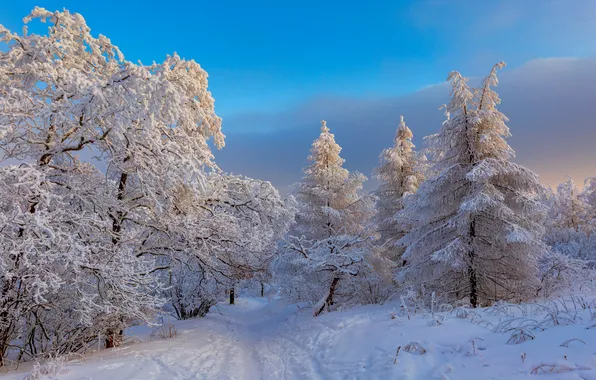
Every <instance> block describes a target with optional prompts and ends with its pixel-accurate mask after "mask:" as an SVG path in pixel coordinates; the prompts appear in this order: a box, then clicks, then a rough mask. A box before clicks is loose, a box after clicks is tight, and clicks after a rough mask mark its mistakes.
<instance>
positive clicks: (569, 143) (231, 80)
mask: <svg viewBox="0 0 596 380" xmlns="http://www.w3.org/2000/svg"><path fill="white" fill-rule="evenodd" d="M35 5H38V6H41V7H44V8H46V9H48V10H57V9H62V8H67V9H69V10H70V11H71V12H77V13H81V14H82V15H83V16H84V17H85V19H86V20H87V23H88V25H89V26H90V27H91V30H92V33H95V34H100V33H101V34H104V35H106V36H107V37H109V38H110V39H111V40H112V42H113V43H114V44H116V45H118V46H119V47H120V49H121V50H122V52H123V53H124V54H125V56H126V58H127V59H129V60H131V61H137V60H141V61H142V62H144V63H151V61H154V60H155V61H160V60H162V59H163V58H164V57H165V56H166V54H169V53H173V52H177V53H179V54H180V55H181V56H182V57H184V58H187V59H190V58H192V59H194V60H196V61H197V62H199V63H200V64H201V65H202V66H203V67H204V68H205V69H206V70H207V71H208V73H209V75H210V90H211V91H212V93H213V95H214V97H215V99H216V111H217V112H218V113H219V114H220V115H221V116H222V117H223V119H224V124H223V127H224V133H226V135H227V136H228V139H227V146H226V148H225V149H224V150H223V151H221V152H218V153H217V154H216V159H217V161H218V163H219V164H220V166H221V167H222V168H223V169H224V170H227V171H232V172H234V173H237V174H247V175H250V176H254V177H258V178H263V179H267V180H271V181H272V182H273V183H274V184H276V185H277V186H279V187H280V188H281V189H282V190H283V189H286V188H287V186H288V185H289V184H290V183H291V182H293V181H296V180H298V179H299V178H300V176H301V174H300V173H301V172H300V169H301V167H302V166H304V164H305V163H306V157H307V156H308V153H309V152H308V150H309V145H310V142H311V141H312V140H314V139H315V138H316V137H317V135H318V132H319V126H320V120H321V119H322V118H325V119H327V121H328V125H329V126H330V128H331V129H332V131H333V132H335V134H336V138H337V141H338V142H339V143H340V145H342V146H343V147H344V151H343V152H342V154H343V156H344V157H345V158H346V159H347V162H346V166H347V167H348V169H350V170H359V171H362V172H363V173H364V174H366V175H369V176H370V173H371V171H372V169H373V167H374V165H375V164H376V162H377V157H378V154H379V152H380V150H381V149H382V148H384V147H387V146H388V145H390V144H391V142H392V139H393V135H394V133H395V127H396V126H397V124H398V121H399V115H400V114H403V115H405V117H406V121H407V122H408V124H409V126H410V128H411V129H412V130H413V131H414V134H415V142H416V143H417V144H418V145H419V146H421V145H422V144H421V142H422V137H423V136H424V135H427V134H430V133H434V132H436V130H437V129H438V128H439V127H440V123H441V121H442V119H443V115H442V113H441V112H440V111H438V110H437V109H438V107H439V106H440V105H441V104H442V103H444V102H445V101H447V96H448V90H447V87H446V86H445V85H444V84H441V83H443V82H444V80H445V78H446V76H447V74H448V72H449V71H451V70H455V69H457V70H459V71H461V72H462V73H463V74H464V75H466V76H470V77H473V78H478V77H481V76H484V75H486V74H487V73H488V71H489V70H490V68H491V67H492V65H493V64H494V63H496V62H498V61H501V60H505V61H506V62H507V63H508V67H507V68H506V70H504V71H503V74H502V77H503V79H504V81H503V86H502V88H501V89H502V91H503V93H502V95H504V96H503V105H502V109H503V111H504V112H505V113H506V114H508V116H510V118H511V122H510V127H511V129H512V133H513V137H512V138H511V139H510V144H511V145H512V146H513V148H514V149H516V151H518V158H519V162H520V163H522V164H524V165H527V166H529V167H530V168H531V169H533V170H535V171H537V172H538V174H540V175H541V177H542V178H543V180H544V182H545V183H548V184H554V183H556V182H557V181H560V180H563V179H564V177H565V175H567V174H571V175H573V176H574V177H575V179H576V180H577V181H578V182H581V181H583V179H584V178H585V177H587V176H596V150H594V149H593V148H590V147H589V146H590V144H592V145H591V146H593V144H594V141H596V132H594V131H596V127H595V126H594V122H593V121H592V120H593V116H592V115H591V109H592V108H593V104H595V103H596V90H594V88H596V60H595V59H594V58H595V57H596V38H594V36H596V0H500V1H488V0H418V1H414V0H386V1H385V0H384V1H356V0H347V1H346V0H344V1H336V0H333V1H321V0H318V1H316V0H303V1H300V2H297V1H296V2H290V1H280V0H275V1H273V0H267V1H259V0H256V1H239V0H220V1H187V2H182V1H170V2H163V1H160V2H154V3H152V2H150V1H147V0H145V1H137V0H135V1H125V0H120V1H116V0H102V1H99V0H94V1H82V0H78V1H67V0H34V1H30V0H18V1H16V0H13V1H0V24H3V25H4V26H6V27H8V28H9V29H11V30H20V29H21V27H22V18H23V17H24V16H26V15H27V14H28V13H29V11H30V10H31V9H32V8H33V7H34V6H35ZM34 30H37V31H39V30H42V29H39V26H38V29H34ZM501 89H500V90H499V91H501ZM586 144H588V145H586Z"/></svg>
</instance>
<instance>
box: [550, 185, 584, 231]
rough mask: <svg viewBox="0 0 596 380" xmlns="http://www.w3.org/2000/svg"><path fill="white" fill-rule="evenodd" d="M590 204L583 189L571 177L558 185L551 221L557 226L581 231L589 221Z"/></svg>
mask: <svg viewBox="0 0 596 380" xmlns="http://www.w3.org/2000/svg"><path fill="white" fill-rule="evenodd" d="M589 212H590V207H589V204H588V203H587V202H586V200H585V198H584V197H583V194H582V191H581V190H580V189H578V187H577V185H576V184H575V182H574V181H573V179H571V177H569V178H568V179H567V180H566V181H565V182H563V183H561V184H560V185H559V186H557V191H556V193H555V194H554V197H553V199H552V207H551V213H550V215H549V218H548V219H549V223H552V224H553V226H556V227H557V228H569V229H573V230H575V231H579V230H580V229H581V228H582V226H583V225H584V224H586V222H587V221H588V215H589Z"/></svg>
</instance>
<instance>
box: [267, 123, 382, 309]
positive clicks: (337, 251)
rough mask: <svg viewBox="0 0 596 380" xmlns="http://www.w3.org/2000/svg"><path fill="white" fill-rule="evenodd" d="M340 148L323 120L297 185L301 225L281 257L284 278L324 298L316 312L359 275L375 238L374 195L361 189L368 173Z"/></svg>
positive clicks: (291, 237) (298, 215) (296, 227)
mask: <svg viewBox="0 0 596 380" xmlns="http://www.w3.org/2000/svg"><path fill="white" fill-rule="evenodd" d="M340 152H341V147H340V146H339V145H338V144H337V143H336V142H335V137H334V135H333V134H332V133H330V132H329V128H328V127H327V124H326V123H325V121H323V122H322V127H321V134H320V136H319V138H318V139H316V140H315V141H314V143H313V145H312V149H311V155H310V157H309V160H310V161H311V164H310V165H309V166H307V167H306V168H305V169H304V177H303V179H302V181H301V182H299V183H298V184H296V185H294V188H295V191H294V195H295V197H296V201H297V214H296V224H295V225H294V226H293V228H292V229H291V231H290V234H291V236H290V237H289V238H288V243H287V245H286V252H285V254H284V255H283V257H282V258H281V262H282V263H283V265H282V266H283V268H281V269H280V270H281V271H282V272H283V274H284V276H285V277H284V278H285V279H286V280H290V281H289V282H290V283H291V284H294V285H295V286H297V287H298V288H302V289H303V290H302V291H304V288H305V287H308V288H309V290H307V291H308V292H311V291H312V293H314V294H315V296H316V297H317V298H319V299H321V301H320V302H319V304H318V307H317V308H316V310H315V315H317V314H319V313H321V312H322V311H323V309H324V308H325V307H330V306H331V305H333V304H334V302H335V300H334V296H335V295H336V293H337V289H338V287H339V286H340V281H342V280H343V281H347V280H351V277H355V276H357V275H358V274H359V272H360V270H361V268H362V265H364V261H365V256H366V254H367V252H368V250H367V249H366V248H365V246H366V245H367V244H370V242H371V240H372V231H370V229H369V222H370V220H371V218H372V216H373V215H374V207H373V205H374V198H373V197H370V196H364V195H362V194H361V192H362V186H363V183H364V181H366V177H365V176H364V175H362V174H360V173H352V174H351V173H350V172H349V171H348V170H347V169H345V168H344V167H343V163H344V159H343V158H341V157H340V155H339V154H340ZM278 264H280V262H279V261H278ZM304 278H308V280H306V281H304V280H303V279H304ZM284 281H285V280H284Z"/></svg>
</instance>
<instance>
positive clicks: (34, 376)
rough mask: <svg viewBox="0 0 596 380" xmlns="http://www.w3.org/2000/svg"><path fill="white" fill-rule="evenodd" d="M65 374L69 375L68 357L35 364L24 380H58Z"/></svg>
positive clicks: (59, 357) (54, 358)
mask: <svg viewBox="0 0 596 380" xmlns="http://www.w3.org/2000/svg"><path fill="white" fill-rule="evenodd" d="M65 373H68V363H67V357H66V356H58V357H53V358H49V359H47V360H45V361H44V362H38V361H37V362H35V364H33V368H32V369H31V372H29V373H28V374H27V375H26V376H25V378H24V380H57V379H59V378H60V377H61V376H62V375H64V374H65Z"/></svg>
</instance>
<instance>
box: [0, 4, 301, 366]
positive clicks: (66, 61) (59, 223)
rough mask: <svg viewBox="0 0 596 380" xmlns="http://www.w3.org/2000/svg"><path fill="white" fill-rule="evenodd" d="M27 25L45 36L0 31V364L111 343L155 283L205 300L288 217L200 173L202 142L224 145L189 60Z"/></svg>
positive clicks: (263, 194) (59, 27)
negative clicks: (136, 57) (99, 340)
mask: <svg viewBox="0 0 596 380" xmlns="http://www.w3.org/2000/svg"><path fill="white" fill-rule="evenodd" d="M35 19H39V20H41V21H42V22H46V21H49V24H50V26H49V30H48V33H47V34H45V35H36V34H28V33H27V29H26V28H25V29H24V33H23V34H22V35H19V34H17V33H13V32H11V31H9V30H8V29H6V28H4V27H3V26H0V41H1V42H2V43H4V44H5V45H6V46H7V49H5V50H2V51H0V161H1V162H4V163H6V162H7V161H8V160H10V161H12V162H14V161H20V162H25V163H27V164H26V166H8V167H5V168H3V169H2V171H0V176H1V178H0V182H2V186H3V187H2V192H1V193H0V194H1V195H2V197H5V198H3V201H5V202H4V203H3V207H1V208H0V218H1V219H2V221H3V222H5V224H3V225H5V229H4V230H3V233H4V235H2V236H1V237H0V239H3V241H2V247H3V250H2V251H1V252H0V316H1V317H2V318H0V357H2V358H3V357H4V356H5V354H6V353H7V350H8V347H9V346H10V345H11V344H13V343H14V344H15V345H16V346H15V347H17V348H18V350H21V353H22V355H20V356H21V358H26V355H27V354H28V355H30V356H32V355H44V354H50V353H56V352H58V353H64V352H68V351H70V350H72V351H77V350H80V349H84V347H85V345H87V344H88V343H89V341H88V340H89V339H91V338H90V337H91V336H93V337H97V335H98V334H97V333H100V334H101V335H102V336H104V337H106V338H107V339H106V346H111V345H113V344H114V343H115V342H114V340H115V339H114V338H115V337H117V336H118V335H119V332H120V331H122V329H123V328H124V327H126V326H127V325H129V324H131V323H135V322H137V321H142V320H145V321H147V320H149V318H151V315H152V313H153V311H155V309H156V307H157V306H159V305H160V304H162V303H163V298H162V297H163V296H164V293H163V292H162V291H161V285H160V284H161V283H160V281H158V279H163V277H164V276H163V274H164V273H171V274H172V276H171V278H172V279H173V280H172V281H174V282H172V281H170V279H168V281H167V284H168V285H172V286H173V287H172V289H174V288H175V287H176V286H179V287H182V288H184V289H182V290H183V291H184V292H185V294H187V293H189V292H192V289H193V286H194V287H195V289H196V283H197V281H199V282H200V283H201V284H205V286H204V287H202V288H201V291H202V292H203V291H204V289H207V290H209V291H210V290H211V289H212V288H213V287H215V285H214V282H215V283H217V280H214V279H216V278H233V276H234V275H235V273H240V275H244V274H245V273H247V272H250V271H251V270H257V269H261V267H264V266H265V264H263V263H262V261H263V260H264V258H266V257H267V255H268V254H269V255H270V252H268V250H269V249H270V248H271V245H272V241H274V240H276V239H277V238H278V237H279V236H280V234H283V233H284V231H285V229H286V228H287V225H288V223H289V221H290V220H291V219H292V218H291V214H292V212H291V209H287V208H286V207H285V204H283V202H281V200H280V198H279V194H278V193H277V191H276V190H275V189H274V188H273V187H272V186H271V185H270V184H268V183H266V182H262V181H256V180H251V179H248V178H241V177H235V176H228V175H225V174H223V173H221V171H220V170H219V169H218V168H217V166H216V165H215V163H214V162H213V154H212V152H211V149H210V147H209V144H208V140H210V139H212V141H213V145H214V146H215V147H217V148H220V147H223V145H224V135H223V134H222V132H221V119H220V118H219V117H218V116H217V115H216V113H215V110H214V100H213V98H212V96H211V94H210V92H209V91H208V90H207V86H208V83H207V73H206V72H205V71H204V70H203V69H202V68H201V67H200V66H199V65H198V64H197V63H195V62H194V61H187V60H183V59H181V58H180V57H178V56H177V55H173V56H169V57H167V58H166V59H165V60H164V62H163V63H154V64H152V65H149V66H145V65H142V64H135V63H132V62H129V61H126V60H125V59H124V56H123V55H122V53H121V52H120V51H119V50H118V48H117V47H116V46H114V45H112V44H111V42H110V40H109V39H108V38H106V37H104V36H99V37H94V36H92V35H91V34H90V29H89V27H88V26H87V25H86V23H85V20H84V19H83V17H82V16H81V15H78V14H71V13H70V12H68V11H66V10H65V11H63V12H53V13H52V12H48V11H47V10H45V9H43V8H35V9H34V10H33V12H32V13H31V14H30V15H29V16H28V17H26V18H25V22H26V23H29V22H31V21H33V20H35ZM106 167H107V168H106ZM7 194H8V195H10V197H7ZM263 255H264V256H263ZM31 262H33V264H35V265H33V264H31ZM37 263H39V265H37ZM99 263H101V264H99ZM185 270H188V272H185V273H181V272H182V271H185ZM168 271H171V272H168ZM196 273H201V275H202V276H203V277H204V278H205V279H207V280H210V281H211V282H210V281H207V280H205V281H203V280H201V277H200V276H196V277H195V276H194V274H196ZM73 276H74V277H73ZM178 278H184V280H180V283H176V282H175V281H177V279H178ZM189 279H191V280H192V281H188V280H189ZM207 282H209V285H206V284H207ZM187 285H188V287H189V288H188V289H187V288H185V287H186V286H187ZM209 291H204V293H205V294H199V295H198V298H201V299H203V298H204V299H208V298H210V297H212V296H213V293H209ZM165 295H166V296H168V297H169V296H170V293H167V294H165ZM175 299H176V298H173V299H172V300H173V302H174V301H175ZM199 306H200V304H198V303H195V304H194V305H189V307H199ZM65 331H68V332H65ZM73 334H74V335H73ZM0 364H1V363H0Z"/></svg>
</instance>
